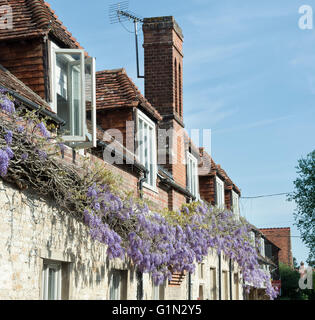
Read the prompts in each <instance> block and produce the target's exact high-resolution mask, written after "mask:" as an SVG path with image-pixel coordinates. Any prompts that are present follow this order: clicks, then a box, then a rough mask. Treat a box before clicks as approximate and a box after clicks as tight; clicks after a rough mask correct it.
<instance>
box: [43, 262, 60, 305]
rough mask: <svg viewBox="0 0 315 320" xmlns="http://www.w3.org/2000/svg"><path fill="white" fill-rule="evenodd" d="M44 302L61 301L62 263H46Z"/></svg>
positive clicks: (44, 270)
mask: <svg viewBox="0 0 315 320" xmlns="http://www.w3.org/2000/svg"><path fill="white" fill-rule="evenodd" d="M42 282H43V300H61V263H44V268H43V278H42Z"/></svg>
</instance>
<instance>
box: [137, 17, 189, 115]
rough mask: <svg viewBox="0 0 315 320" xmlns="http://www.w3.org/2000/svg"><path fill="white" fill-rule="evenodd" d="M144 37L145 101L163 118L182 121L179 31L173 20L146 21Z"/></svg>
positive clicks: (153, 19)
mask: <svg viewBox="0 0 315 320" xmlns="http://www.w3.org/2000/svg"><path fill="white" fill-rule="evenodd" d="M143 36H144V44H143V47H144V69H145V97H146V98H147V99H148V100H149V101H150V103H151V104H152V105H153V106H154V107H155V108H157V109H158V111H159V112H160V114H161V115H162V116H165V115H176V116H177V117H178V118H180V119H181V120H182V119H183V111H182V109H183V54H182V50H183V36H182V34H181V30H180V28H179V27H178V26H177V23H176V22H175V20H174V18H173V17H159V18H148V19H144V24H143ZM175 61H176V67H177V68H176V69H175ZM175 76H177V79H176V78H175ZM176 104H177V105H176ZM179 109H181V110H179Z"/></svg>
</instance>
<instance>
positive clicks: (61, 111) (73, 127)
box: [52, 45, 96, 148]
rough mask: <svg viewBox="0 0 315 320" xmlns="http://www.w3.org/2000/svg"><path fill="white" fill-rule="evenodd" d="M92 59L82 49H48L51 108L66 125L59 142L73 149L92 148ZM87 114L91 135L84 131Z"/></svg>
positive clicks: (94, 105)
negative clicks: (50, 66)
mask: <svg viewBox="0 0 315 320" xmlns="http://www.w3.org/2000/svg"><path fill="white" fill-rule="evenodd" d="M95 88H96V80H95V59H94V58H85V55H84V50H81V49H59V48H57V47H56V46H55V45H53V48H52V95H53V98H52V108H53V111H55V112H56V113H57V115H58V116H59V117H60V118H62V119H63V120H64V121H65V122H66V124H65V126H63V127H62V133H63V139H64V140H65V141H66V142H72V143H76V144H77V145H76V147H80V144H82V147H83V148H84V147H91V146H96V93H95V90H96V89H95ZM87 108H88V110H90V111H91V127H92V133H91V134H90V133H88V131H87V125H86V123H87V116H86V110H87Z"/></svg>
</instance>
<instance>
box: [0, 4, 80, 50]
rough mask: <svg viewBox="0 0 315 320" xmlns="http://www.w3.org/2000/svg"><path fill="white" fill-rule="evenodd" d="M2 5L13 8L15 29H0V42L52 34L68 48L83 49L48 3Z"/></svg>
mask: <svg viewBox="0 0 315 320" xmlns="http://www.w3.org/2000/svg"><path fill="white" fill-rule="evenodd" d="M2 5H9V6H10V7H11V8H12V13H13V29H12V30H9V29H0V41H3V40H11V39H25V38H33V37H38V36H43V35H47V34H50V35H52V36H53V37H55V38H56V39H58V40H59V41H61V42H62V43H64V45H66V46H67V47H70V48H80V49H82V47H81V46H80V44H79V43H78V42H77V40H76V39H75V38H74V37H73V36H72V34H71V33H70V32H69V31H68V30H67V28H66V27H65V26H64V25H63V23H62V22H61V21H60V20H59V19H58V17H57V16H56V15H55V12H54V11H53V10H52V9H51V8H50V5H49V4H48V3H47V2H46V1H44V0H0V6H2Z"/></svg>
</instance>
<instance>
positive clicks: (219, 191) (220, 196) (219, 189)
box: [216, 177, 225, 209]
mask: <svg viewBox="0 0 315 320" xmlns="http://www.w3.org/2000/svg"><path fill="white" fill-rule="evenodd" d="M216 195H217V207H218V208H220V209H224V203H225V201H224V182H223V181H222V180H221V179H220V178H218V177H216Z"/></svg>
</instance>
